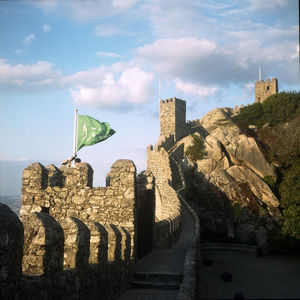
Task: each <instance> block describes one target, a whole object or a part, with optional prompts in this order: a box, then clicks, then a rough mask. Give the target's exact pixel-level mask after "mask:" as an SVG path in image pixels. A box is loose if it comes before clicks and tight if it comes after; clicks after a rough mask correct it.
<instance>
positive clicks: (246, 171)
mask: <svg viewBox="0 0 300 300" xmlns="http://www.w3.org/2000/svg"><path fill="white" fill-rule="evenodd" d="M199 123H200V126H199V130H198V132H196V134H198V135H200V136H202V138H203V140H204V146H205V151H206V156H205V157H204V158H203V159H202V160H199V161H197V162H195V163H193V162H191V161H189V160H188V159H186V158H185V159H183V160H182V161H181V163H182V167H183V170H185V174H186V176H187V182H188V186H189V187H188V188H189V191H188V193H187V195H188V198H190V199H191V200H194V202H197V206H198V207H197V209H198V213H199V215H200V220H201V225H202V229H203V230H204V231H206V232H209V233H210V234H215V235H216V236H217V237H218V238H220V237H223V238H225V239H226V238H228V239H232V238H235V239H237V240H239V241H241V242H246V243H256V244H257V245H259V246H263V245H266V236H267V231H268V230H271V229H273V228H274V224H275V223H276V222H278V221H279V219H280V217H281V213H280V210H279V205H280V203H279V201H278V199H277V198H276V196H275V195H274V194H273V192H272V191H271V189H270V188H269V186H268V185H267V184H266V183H265V181H264V177H265V176H272V177H275V178H276V171H275V167H274V166H273V165H272V164H270V163H269V162H267V160H266V159H265V157H264V155H263V153H262V152H261V150H260V148H259V147H258V145H257V143H256V141H255V139H254V138H252V137H248V136H246V135H245V134H242V133H241V132H240V129H239V127H238V126H237V125H236V124H235V122H234V120H233V119H232V118H231V117H230V109H227V108H221V109H219V108H216V109H214V110H212V111H210V112H209V113H207V114H206V115H205V116H204V117H203V118H202V119H201V120H200V122H199ZM196 131H197V130H196ZM191 142H192V136H191V135H190V136H187V137H185V138H184V139H182V140H180V141H179V142H177V145H176V149H178V148H179V147H181V148H184V150H186V148H187V147H188V146H189V145H191ZM176 149H174V150H173V151H174V152H176Z"/></svg>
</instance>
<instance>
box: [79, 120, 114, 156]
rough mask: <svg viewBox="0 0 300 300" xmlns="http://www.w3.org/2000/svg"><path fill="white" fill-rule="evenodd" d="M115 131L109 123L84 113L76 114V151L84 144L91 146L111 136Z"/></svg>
mask: <svg viewBox="0 0 300 300" xmlns="http://www.w3.org/2000/svg"><path fill="white" fill-rule="evenodd" d="M114 133H115V131H114V130H113V129H112V128H110V125H109V123H107V122H99V121H98V120H96V119H94V118H92V117H90V116H85V115H78V133H77V151H78V150H80V149H81V148H82V147H84V146H91V145H94V144H97V143H99V142H102V141H104V140H106V139H108V138H109V137H111V136H112V135H113V134H114Z"/></svg>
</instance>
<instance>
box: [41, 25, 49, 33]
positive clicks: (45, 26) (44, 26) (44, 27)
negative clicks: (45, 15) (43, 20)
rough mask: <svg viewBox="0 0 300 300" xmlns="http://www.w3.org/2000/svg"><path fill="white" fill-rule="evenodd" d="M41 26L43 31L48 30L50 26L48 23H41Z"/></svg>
mask: <svg viewBox="0 0 300 300" xmlns="http://www.w3.org/2000/svg"><path fill="white" fill-rule="evenodd" d="M42 28H43V31H44V32H48V31H50V30H51V27H50V26H49V25H48V24H43V26H42Z"/></svg>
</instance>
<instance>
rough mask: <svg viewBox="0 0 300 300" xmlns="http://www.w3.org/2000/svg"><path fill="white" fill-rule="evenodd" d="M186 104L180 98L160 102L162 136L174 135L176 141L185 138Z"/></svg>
mask: <svg viewBox="0 0 300 300" xmlns="http://www.w3.org/2000/svg"><path fill="white" fill-rule="evenodd" d="M185 125H186V102H185V101H184V100H181V99H178V98H170V99H166V100H161V101H160V136H165V137H166V136H168V135H170V134H174V139H175V141H177V140H179V139H180V138H181V137H183V136H184V133H185Z"/></svg>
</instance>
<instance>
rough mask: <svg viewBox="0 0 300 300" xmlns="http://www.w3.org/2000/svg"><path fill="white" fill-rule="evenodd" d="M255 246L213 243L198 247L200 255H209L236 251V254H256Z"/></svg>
mask: <svg viewBox="0 0 300 300" xmlns="http://www.w3.org/2000/svg"><path fill="white" fill-rule="evenodd" d="M257 248H258V247H257V246H250V245H245V244H227V243H214V244H205V245H201V246H200V252H201V253H208V252H209V253H210V252H215V251H237V252H248V253H253V254H254V253H256V252H257Z"/></svg>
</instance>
